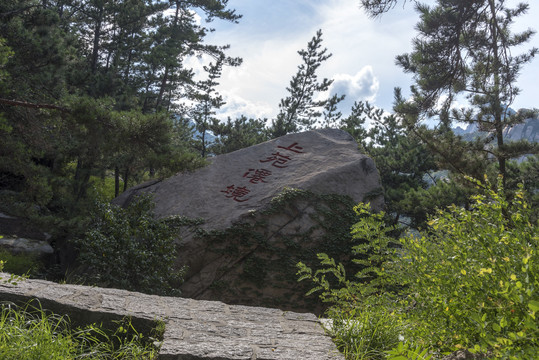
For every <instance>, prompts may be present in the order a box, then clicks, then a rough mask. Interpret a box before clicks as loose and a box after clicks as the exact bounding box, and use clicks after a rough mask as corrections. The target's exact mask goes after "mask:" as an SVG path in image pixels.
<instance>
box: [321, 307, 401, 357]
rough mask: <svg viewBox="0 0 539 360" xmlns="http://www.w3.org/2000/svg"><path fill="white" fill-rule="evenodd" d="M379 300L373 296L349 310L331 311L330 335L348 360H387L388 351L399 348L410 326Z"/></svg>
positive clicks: (329, 312)
mask: <svg viewBox="0 0 539 360" xmlns="http://www.w3.org/2000/svg"><path fill="white" fill-rule="evenodd" d="M379 300H380V299H379V298H377V297H376V296H373V299H371V300H368V301H365V302H363V303H362V304H361V306H357V307H353V308H350V309H349V310H348V311H343V309H340V308H338V307H337V308H331V309H330V310H329V311H328V313H327V315H328V317H329V318H330V319H331V325H330V326H329V329H328V330H329V333H330V334H331V336H332V337H333V339H334V342H335V344H336V345H337V348H338V349H339V350H340V351H341V352H342V353H343V354H344V356H345V358H346V359H347V360H348V359H353V360H356V359H357V360H375V359H386V351H390V350H391V349H393V348H394V347H397V346H398V344H399V339H400V338H401V337H402V335H401V334H402V333H404V332H405V330H406V326H407V325H406V324H405V323H404V322H403V321H401V319H400V318H399V317H398V316H396V315H395V314H394V313H393V312H392V311H391V310H389V309H388V308H386V307H384V306H382V304H381V303H380V302H379Z"/></svg>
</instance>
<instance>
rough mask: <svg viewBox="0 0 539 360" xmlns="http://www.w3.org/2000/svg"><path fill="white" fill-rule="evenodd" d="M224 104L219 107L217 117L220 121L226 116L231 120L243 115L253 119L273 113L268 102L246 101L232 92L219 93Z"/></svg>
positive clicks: (267, 116)
mask: <svg viewBox="0 0 539 360" xmlns="http://www.w3.org/2000/svg"><path fill="white" fill-rule="evenodd" d="M221 95H223V98H224V100H225V101H226V104H225V105H224V106H223V107H222V108H221V109H219V111H218V112H217V117H218V118H219V119H221V120H222V121H226V119H227V118H229V117H230V118H231V119H232V120H234V119H237V118H239V117H241V116H242V115H245V116H247V117H251V118H255V119H264V118H270V117H271V116H272V115H273V112H274V111H273V108H272V107H271V106H269V105H268V104H266V103H264V102H260V101H248V100H246V99H244V98H242V97H241V96H239V95H237V94H234V93H229V92H225V93H221Z"/></svg>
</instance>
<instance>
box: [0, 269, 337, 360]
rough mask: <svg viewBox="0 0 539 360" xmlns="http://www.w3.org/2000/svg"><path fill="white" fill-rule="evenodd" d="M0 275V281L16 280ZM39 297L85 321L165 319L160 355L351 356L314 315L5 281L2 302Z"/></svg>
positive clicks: (0, 287)
mask: <svg viewBox="0 0 539 360" xmlns="http://www.w3.org/2000/svg"><path fill="white" fill-rule="evenodd" d="M9 276H10V275H9V274H5V273H0V278H3V279H4V280H5V279H6V278H9ZM33 299H38V300H39V301H40V303H41V305H42V307H43V308H44V309H48V310H51V311H53V312H55V313H58V314H68V315H69V317H70V318H71V320H72V322H73V323H75V324H79V325H83V324H90V323H103V324H104V325H105V326H107V325H110V324H111V322H112V321H113V320H120V319H122V318H123V317H125V316H131V317H132V321H133V324H134V326H135V327H136V328H137V329H139V330H140V331H147V330H149V329H150V328H151V327H153V326H154V324H155V321H156V320H163V321H165V323H166V330H165V334H164V339H163V344H162V347H161V350H160V353H159V359H184V360H186V359H188V360H195V359H205V360H228V359H230V360H239V359H245V360H254V359H258V360H278V359H279V360H280V359H282V360H284V359H287V360H296V359H302V360H329V359H341V360H342V359H344V357H343V356H342V354H340V353H338V351H337V349H336V347H335V345H334V344H333V342H332V341H331V339H330V338H329V337H328V336H327V335H325V334H324V331H323V329H322V327H321V325H320V323H319V321H318V319H317V317H316V316H315V315H313V314H304V313H294V312H286V311H282V310H278V309H268V308H258V307H249V306H240V305H227V304H225V303H222V302H218V301H203V300H193V299H185V298H177V297H160V296H155V295H146V294H141V293H136V292H129V291H125V290H117V289H104V288H98V287H89V286H80V285H67V284H56V283H52V282H49V281H44V280H30V279H28V280H23V281H20V282H18V283H17V284H16V285H14V284H9V283H6V282H4V281H3V280H0V301H1V302H5V301H9V302H14V303H19V304H22V303H26V302H28V301H31V300H33Z"/></svg>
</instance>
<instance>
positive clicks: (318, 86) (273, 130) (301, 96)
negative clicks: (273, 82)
mask: <svg viewBox="0 0 539 360" xmlns="http://www.w3.org/2000/svg"><path fill="white" fill-rule="evenodd" d="M321 47H322V30H318V31H317V32H316V35H315V36H314V37H313V38H312V39H311V41H309V42H308V44H307V49H306V50H300V51H298V54H299V55H300V56H301V58H302V59H303V63H302V64H300V65H299V66H298V72H297V73H296V74H295V75H294V76H293V77H292V80H291V81H290V87H288V88H287V89H286V90H287V91H288V93H289V95H288V96H287V97H285V98H283V99H281V103H280V104H279V114H278V115H277V118H276V119H275V120H273V121H272V125H271V127H270V129H269V131H270V136H271V137H272V138H277V137H279V136H283V135H286V134H288V133H293V132H298V131H303V130H310V129H312V128H314V127H315V124H316V122H317V121H319V120H321V119H320V117H321V115H324V117H325V118H326V120H327V121H330V120H329V119H328V118H334V117H335V113H334V112H335V106H336V105H337V103H338V102H339V101H341V100H342V99H343V98H344V97H338V96H336V95H335V96H333V97H331V98H327V99H324V100H315V99H316V97H317V96H318V95H320V94H323V93H324V92H326V91H327V90H328V89H329V87H330V86H331V84H332V83H333V81H332V80H328V79H325V78H324V79H322V81H319V80H318V75H317V70H318V68H319V67H320V65H322V63H323V62H324V61H326V60H327V59H329V58H330V57H331V54H329V53H328V52H327V49H321ZM324 110H325V111H324ZM323 111H324V114H323V113H322V112H323Z"/></svg>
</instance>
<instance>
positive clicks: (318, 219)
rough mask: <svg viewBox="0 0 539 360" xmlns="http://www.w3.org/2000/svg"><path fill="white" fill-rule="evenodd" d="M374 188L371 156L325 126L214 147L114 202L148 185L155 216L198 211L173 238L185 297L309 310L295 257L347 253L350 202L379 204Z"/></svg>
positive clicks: (125, 201)
mask: <svg viewBox="0 0 539 360" xmlns="http://www.w3.org/2000/svg"><path fill="white" fill-rule="evenodd" d="M380 188H381V185H380V179H379V174H378V172H377V170H376V168H375V165H374V162H373V161H372V159H370V158H369V157H367V156H365V155H363V154H361V153H360V151H359V150H358V145H357V143H356V142H355V141H354V139H353V138H352V137H351V136H350V135H349V134H348V133H346V132H344V131H341V130H332V129H326V130H316V131H309V132H305V133H300V134H291V135H287V136H284V137H281V138H278V139H275V140H272V141H269V142H266V143H263V144H259V145H256V146H252V147H250V148H247V149H244V150H239V151H236V152H233V153H230V154H226V155H221V156H216V157H215V158H212V159H211V164H210V165H208V166H206V167H205V168H203V169H200V170H198V171H196V172H193V173H182V174H178V175H176V176H173V177H171V178H169V179H166V180H164V181H160V182H153V183H147V184H143V185H140V186H137V187H135V188H132V189H130V190H128V191H127V192H125V193H124V194H122V195H121V196H120V197H119V198H117V199H116V200H115V203H117V204H119V205H122V206H126V205H127V204H128V203H129V202H130V201H131V199H132V198H133V197H134V196H136V195H138V194H142V193H150V194H153V197H154V201H155V213H156V215H157V216H158V217H166V216H171V215H181V216H186V217H188V218H191V219H197V218H198V219H203V224H201V225H193V226H190V227H186V228H185V229H184V230H183V231H182V233H181V240H180V241H179V244H178V245H179V258H178V265H188V267H189V272H188V274H187V276H186V281H185V283H184V284H183V285H182V291H183V295H184V296H187V297H192V298H196V299H208V300H222V301H225V302H227V303H232V304H246V305H256V306H272V307H278V308H280V309H289V310H297V311H305V310H306V309H309V310H310V311H315V310H316V309H313V308H312V307H311V305H312V304H311V305H309V306H307V304H306V303H305V300H304V294H305V292H306V291H307V290H308V289H309V284H304V285H303V284H302V286H298V284H297V281H296V275H295V273H296V271H297V270H296V267H295V265H296V263H297V262H298V261H304V262H307V263H309V262H310V264H314V263H317V262H318V261H317V260H316V258H315V254H316V253H318V252H326V253H329V254H330V255H332V256H336V257H341V260H342V256H343V255H345V256H347V254H348V253H349V249H350V238H349V234H348V233H349V227H350V225H351V224H352V223H353V212H352V207H353V205H354V204H355V203H357V202H360V201H366V200H368V201H371V202H372V203H373V204H374V206H376V207H378V206H380V205H381V201H382V199H381V197H380V196H379V194H380ZM308 301H316V300H315V299H311V300H308ZM317 309H319V307H318V308H317Z"/></svg>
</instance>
